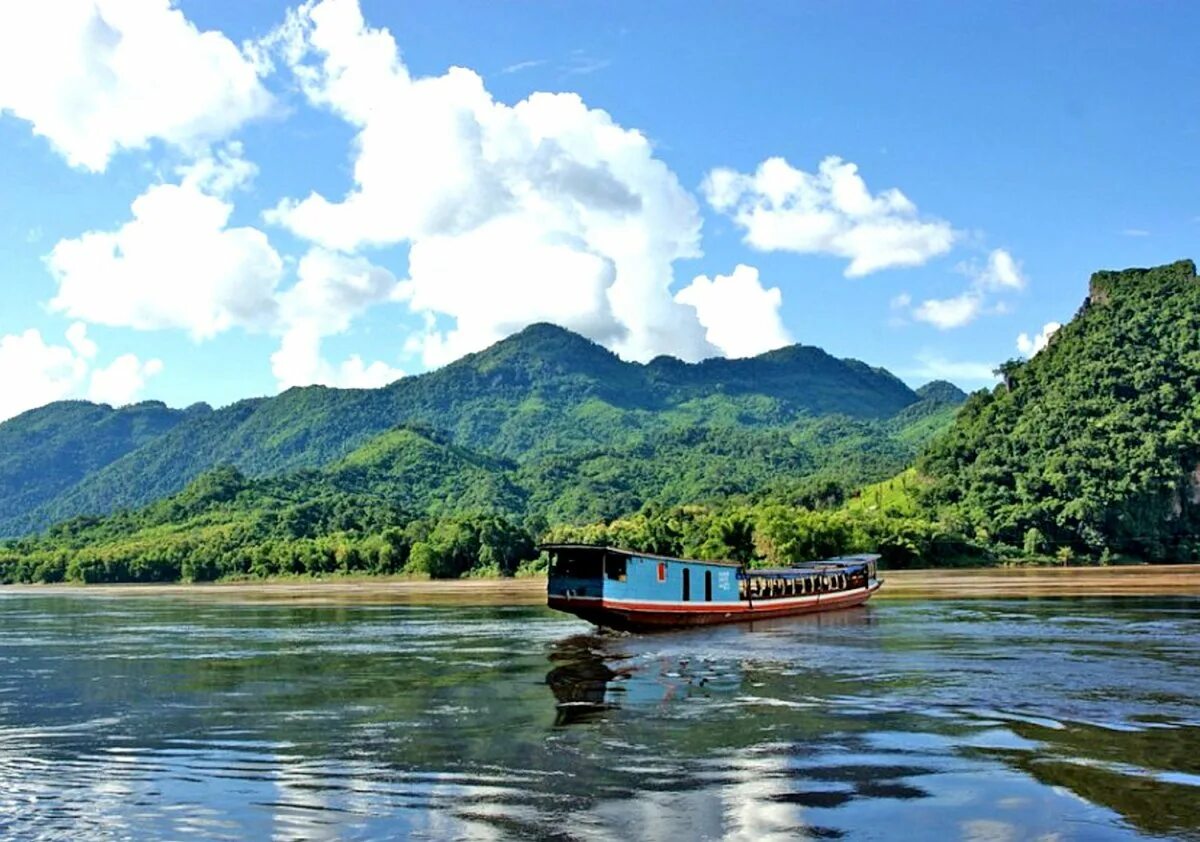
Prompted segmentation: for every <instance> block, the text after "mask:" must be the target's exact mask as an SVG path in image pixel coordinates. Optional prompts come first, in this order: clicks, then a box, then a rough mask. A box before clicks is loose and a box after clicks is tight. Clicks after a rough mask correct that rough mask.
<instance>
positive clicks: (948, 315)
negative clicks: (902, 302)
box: [912, 290, 983, 330]
mask: <svg viewBox="0 0 1200 842" xmlns="http://www.w3.org/2000/svg"><path fill="white" fill-rule="evenodd" d="M982 309H983V298H982V296H980V295H979V294H978V293H977V292H975V291H973V290H968V291H967V292H964V293H963V294H962V295H956V296H955V297H953V298H929V299H926V300H925V301H922V302H921V303H920V304H918V305H917V306H916V307H914V308H913V309H912V317H913V318H914V319H916V320H917V321H919V322H927V323H929V324H931V325H933V326H934V327H936V328H938V329H939V330H950V329H951V328H956V327H962V326H963V325H966V324H969V323H970V322H972V321H974V320H975V317H976V316H978V315H979V313H980V311H981V310H982Z"/></svg>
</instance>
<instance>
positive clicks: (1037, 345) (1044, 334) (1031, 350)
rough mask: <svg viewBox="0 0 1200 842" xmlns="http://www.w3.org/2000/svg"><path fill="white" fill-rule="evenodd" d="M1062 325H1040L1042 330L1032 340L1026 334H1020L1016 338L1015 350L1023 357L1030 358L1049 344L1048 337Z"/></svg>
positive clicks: (1052, 323)
mask: <svg viewBox="0 0 1200 842" xmlns="http://www.w3.org/2000/svg"><path fill="white" fill-rule="evenodd" d="M1061 327H1062V325H1061V324H1059V323H1058V322H1046V323H1045V324H1044V325H1042V330H1041V332H1040V333H1038V334H1037V335H1036V336H1033V337H1032V338H1031V337H1030V336H1029V334H1028V333H1022V334H1020V335H1019V336H1018V337H1017V350H1018V351H1019V352H1020V353H1021V355H1022V356H1024V357H1032V356H1033V355H1034V354H1036V353H1037V352H1038V351H1040V350H1042V349H1043V348H1045V347H1046V346H1047V345H1048V344H1050V337H1052V336H1053V335H1054V334H1055V333H1057V332H1058V329H1059V328H1061Z"/></svg>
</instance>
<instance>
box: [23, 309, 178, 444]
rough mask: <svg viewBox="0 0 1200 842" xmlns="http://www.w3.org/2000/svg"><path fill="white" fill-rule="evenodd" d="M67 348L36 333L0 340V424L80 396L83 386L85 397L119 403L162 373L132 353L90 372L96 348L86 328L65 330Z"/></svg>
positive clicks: (77, 326)
mask: <svg viewBox="0 0 1200 842" xmlns="http://www.w3.org/2000/svg"><path fill="white" fill-rule="evenodd" d="M65 338H66V344H64V345H55V344H51V343H49V342H47V341H46V340H45V339H43V338H42V334H41V331H39V330H35V329H32V328H31V329H29V330H27V331H25V332H24V333H18V334H9V335H7V336H0V421H3V420H5V419H7V418H12V417H13V416H14V415H19V414H20V413H22V412H25V411H26V410H28V409H34V408H35V407H39V406H43V405H44V404H47V403H50V402H51V401H57V400H63V399H65V398H71V397H77V396H79V394H80V392H81V390H83V388H84V387H85V385H88V378H89V374H90V375H91V382H90V389H89V396H91V397H92V399H93V400H102V401H104V402H106V403H113V404H124V403H129V402H130V401H131V400H133V399H134V398H135V397H136V395H137V394H138V393H139V392H140V391H141V388H142V386H143V385H144V384H145V380H146V378H148V377H150V376H152V375H154V374H157V373H158V372H159V371H161V370H162V363H161V362H159V361H158V360H151V361H149V362H147V363H141V362H140V361H139V360H138V358H137V357H136V356H134V355H133V354H126V355H124V356H121V357H118V358H117V359H116V360H115V361H113V362H112V363H111V364H110V365H109V366H107V367H106V368H93V367H92V362H91V361H92V360H93V358H94V357H95V356H96V354H97V350H98V349H97V348H96V343H95V342H93V341H92V340H91V339H90V338H89V337H88V335H87V326H86V325H84V324H81V323H79V322H76V323H75V324H72V325H71V326H70V327H69V328H68V329H67V331H66V337H65Z"/></svg>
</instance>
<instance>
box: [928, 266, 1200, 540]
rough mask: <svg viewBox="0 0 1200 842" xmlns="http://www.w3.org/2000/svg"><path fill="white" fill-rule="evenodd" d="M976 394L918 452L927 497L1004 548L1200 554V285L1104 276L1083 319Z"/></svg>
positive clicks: (1168, 278)
mask: <svg viewBox="0 0 1200 842" xmlns="http://www.w3.org/2000/svg"><path fill="white" fill-rule="evenodd" d="M1000 371H1001V372H1002V374H1003V377H1004V380H1005V383H1004V384H1003V385H1000V386H997V387H996V388H995V389H994V390H992V391H990V392H988V391H984V392H978V393H976V394H974V395H972V396H971V398H970V399H969V400H968V401H967V402H966V404H965V405H964V406H963V408H962V410H961V412H959V414H958V416H957V420H956V421H955V422H954V424H953V426H952V427H951V428H950V430H949V431H948V432H947V433H946V434H945V435H944V436H942V437H940V438H938V439H937V440H936V441H935V442H934V443H933V444H932V445H931V446H930V448H929V450H928V452H927V453H926V454H925V455H924V456H923V457H922V458H921V460H920V461H919V462H918V469H919V471H920V472H921V473H922V474H925V475H926V476H927V477H929V478H930V479H931V480H932V485H931V486H930V487H929V488H928V489H927V490H926V492H925V494H924V500H923V502H924V505H925V506H926V507H927V508H928V509H930V510H932V511H937V512H940V513H941V514H942V515H943V516H945V517H950V518H953V519H955V520H957V521H958V522H959V523H960V525H961V528H962V529H963V530H964V531H965V532H966V534H976V533H978V534H982V535H986V536H987V537H988V540H989V542H990V543H991V544H992V545H993V546H995V547H998V548H999V549H1001V550H1003V548H1004V547H1006V546H1007V547H1011V548H1019V549H1020V550H1022V551H1023V552H1026V553H1030V554H1032V553H1047V554H1051V553H1053V552H1055V551H1056V550H1065V551H1066V552H1086V553H1089V554H1092V555H1101V554H1103V553H1105V552H1106V551H1107V552H1109V553H1128V554H1131V555H1135V556H1138V557H1140V558H1147V559H1168V560H1175V559H1187V558H1194V557H1195V556H1196V554H1197V552H1198V550H1200V281H1198V280H1197V278H1196V267H1195V265H1194V264H1193V263H1192V262H1191V261H1180V262H1178V263H1174V264H1171V265H1168V266H1160V267H1157V268H1154V269H1128V270H1126V271H1123V272H1097V273H1096V274H1095V275H1093V276H1092V279H1091V286H1090V291H1089V296H1088V298H1087V300H1086V301H1085V302H1084V304H1083V307H1082V308H1081V309H1080V311H1079V313H1078V314H1077V315H1076V316H1075V318H1074V319H1073V320H1072V321H1071V322H1070V323H1069V324H1067V325H1065V326H1064V327H1063V328H1061V329H1060V330H1059V331H1058V332H1057V333H1056V334H1054V336H1053V338H1052V339H1051V341H1050V343H1049V345H1048V346H1047V347H1046V348H1045V349H1044V350H1042V351H1041V352H1040V353H1038V354H1037V355H1036V356H1034V357H1033V358H1032V359H1030V360H1029V361H1027V362H1020V361H1010V362H1009V363H1006V364H1004V365H1003V366H1001V368H1000Z"/></svg>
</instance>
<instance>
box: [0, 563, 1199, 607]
mask: <svg viewBox="0 0 1200 842" xmlns="http://www.w3.org/2000/svg"><path fill="white" fill-rule="evenodd" d="M882 575H883V576H884V578H885V580H886V581H885V584H884V587H883V589H882V590H881V591H880V593H879V596H878V597H876V598H877V599H904V598H925V599H949V598H969V597H1020V596H1151V595H1168V594H1188V595H1200V565H1197V564H1188V565H1158V566H1155V565H1139V566H1133V567H1065V568H988V569H974V570H895V571H888V572H885V573H883V574H882ZM3 594H43V595H51V594H53V595H61V596H93V597H118V596H121V597H124V596H142V597H182V598H194V599H221V600H229V601H239V602H259V601H289V602H380V603H397V604H432V605H438V604H442V605H446V604H457V605H538V604H541V603H542V602H543V601H544V600H545V594H546V580H545V579H544V578H530V579H470V580H463V581H436V582H435V581H419V580H412V579H397V578H387V577H380V578H356V579H329V580H317V579H303V580H284V581H267V582H228V583H219V584H196V585H5V586H0V595H3Z"/></svg>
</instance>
